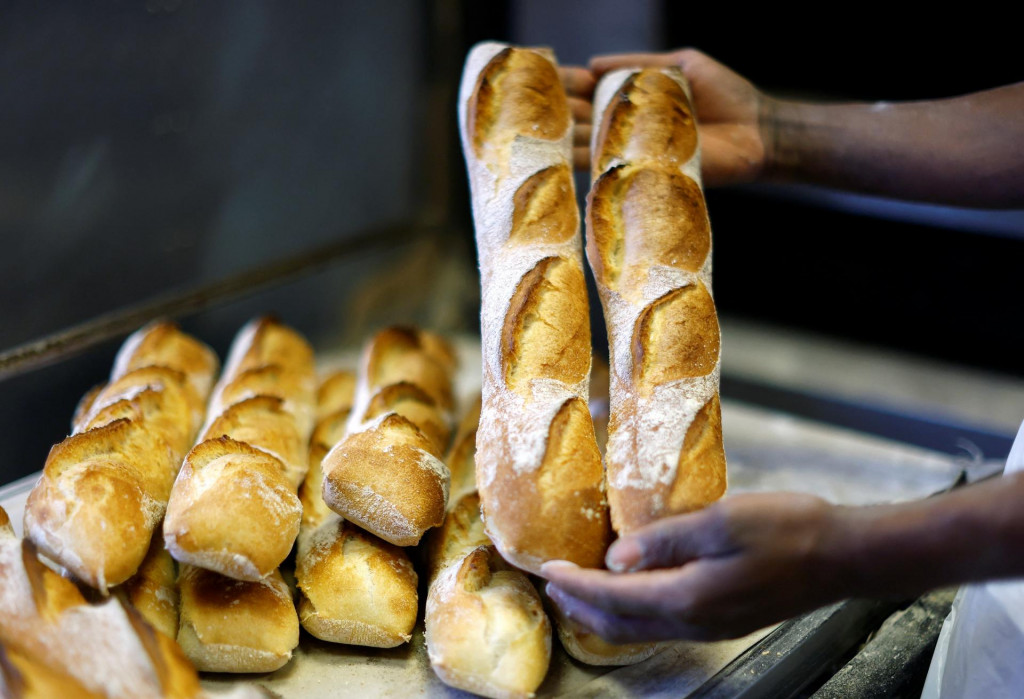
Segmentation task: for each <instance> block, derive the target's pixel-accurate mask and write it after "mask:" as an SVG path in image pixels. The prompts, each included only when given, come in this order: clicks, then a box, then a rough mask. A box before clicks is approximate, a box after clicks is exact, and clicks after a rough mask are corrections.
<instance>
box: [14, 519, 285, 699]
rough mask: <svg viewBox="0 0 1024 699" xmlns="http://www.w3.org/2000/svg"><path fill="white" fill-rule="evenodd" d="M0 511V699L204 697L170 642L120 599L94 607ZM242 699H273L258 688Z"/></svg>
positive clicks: (241, 693)
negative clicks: (20, 536) (0, 698)
mask: <svg viewBox="0 0 1024 699" xmlns="http://www.w3.org/2000/svg"><path fill="white" fill-rule="evenodd" d="M6 521H7V515H6V514H5V513H4V511H3V510H2V509H0V696H3V697H5V698H6V697H11V698H12V699H23V698H24V699H30V698H32V699H42V698H49V697H68V698H70V697H75V698H77V697H82V698H83V699H90V698H92V697H103V698H104V699H157V698H166V699H202V698H204V697H208V696H210V695H208V694H207V693H206V692H204V691H203V690H202V689H201V688H200V686H199V677H198V675H197V674H196V671H195V668H193V667H192V665H191V664H190V663H189V661H188V659H187V658H186V657H185V656H184V654H183V653H182V651H181V649H180V648H179V647H178V645H177V644H176V643H175V642H174V641H173V640H172V638H171V637H169V636H167V635H165V634H162V633H157V632H156V631H155V630H154V628H153V627H152V626H150V625H149V624H148V623H147V622H146V621H145V620H144V619H143V618H142V617H141V616H140V615H139V613H138V612H136V611H135V610H134V609H132V608H131V607H129V606H126V605H124V604H122V603H121V602H120V601H119V599H118V598H117V597H111V598H108V599H107V600H106V601H105V602H103V603H100V604H89V603H87V601H86V599H85V598H84V597H83V596H82V593H81V592H80V591H79V590H78V588H77V587H75V585H74V583H72V582H71V581H69V580H67V579H65V578H62V577H60V576H59V575H57V574H56V573H54V572H53V571H52V570H50V569H49V568H47V567H46V566H45V565H43V563H42V562H41V561H40V560H39V558H38V557H37V551H36V547H35V545H34V544H33V543H32V542H31V541H30V540H28V539H25V540H19V539H17V538H15V536H14V534H13V532H12V531H11V529H10V527H9V526H5V525H4V523H6ZM219 696H226V695H219ZM230 696H231V697H235V698H236V699H247V698H256V697H266V696H267V695H266V693H264V692H263V691H261V690H258V689H255V688H251V687H239V688H238V690H237V691H235V692H233V693H231V694H230Z"/></svg>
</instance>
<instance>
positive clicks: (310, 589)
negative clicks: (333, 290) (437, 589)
mask: <svg viewBox="0 0 1024 699" xmlns="http://www.w3.org/2000/svg"><path fill="white" fill-rule="evenodd" d="M354 389H355V381H354V377H353V375H352V374H351V373H348V372H341V373H338V374H335V375H333V376H331V377H329V378H328V379H327V380H325V381H324V383H323V384H322V386H321V389H320V391H319V393H318V395H319V402H320V406H324V407H330V408H333V412H327V413H323V407H318V413H320V414H322V415H323V417H322V418H321V420H320V421H319V422H318V423H317V426H316V428H315V429H314V430H313V437H312V439H311V441H310V451H309V460H310V465H309V473H308V474H307V475H306V481H305V483H303V487H302V490H301V492H300V498H301V499H302V502H303V514H302V529H301V530H300V532H299V551H298V555H297V556H296V562H295V579H296V583H297V585H298V587H299V589H300V590H301V591H302V596H301V597H300V599H299V620H300V622H301V623H302V626H303V628H305V629H306V630H307V631H308V632H310V633H311V634H313V635H314V636H316V637H317V638H319V639H321V640H324V641H331V642H334V643H349V644H355V645H365V646H374V647H377V648H391V647H394V646H397V645H400V644H402V643H405V642H407V641H409V640H410V638H411V637H412V629H413V627H414V626H415V624H416V617H417V612H418V608H419V605H418V599H419V598H418V594H417V590H416V586H417V581H418V578H417V576H416V572H415V570H413V567H412V564H411V563H410V561H409V557H408V556H407V555H406V553H405V551H403V550H402V549H400V548H398V547H397V546H394V545H392V544H389V543H387V542H385V541H382V540H380V539H378V538H377V537H376V536H374V535H372V534H369V533H368V532H364V531H361V530H360V529H358V528H357V527H354V526H353V525H351V524H348V523H346V522H345V521H344V520H342V519H341V518H340V517H339V516H338V515H337V514H335V513H334V512H332V511H331V510H330V509H329V508H327V506H326V505H325V504H324V502H323V498H322V497H321V491H322V489H323V475H322V471H321V469H320V460H321V459H322V458H323V457H324V455H325V454H326V453H327V452H328V451H329V450H330V448H331V447H332V446H334V445H335V444H336V443H337V442H339V441H341V439H342V437H343V436H344V433H345V422H346V420H347V418H348V413H349V411H350V408H351V405H352V399H353V397H354Z"/></svg>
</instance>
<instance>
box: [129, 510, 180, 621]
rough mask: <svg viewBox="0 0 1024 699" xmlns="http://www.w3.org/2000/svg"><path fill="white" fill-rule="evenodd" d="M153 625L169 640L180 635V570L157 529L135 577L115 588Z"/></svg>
mask: <svg viewBox="0 0 1024 699" xmlns="http://www.w3.org/2000/svg"><path fill="white" fill-rule="evenodd" d="M114 594H116V595H118V597H120V598H121V600H122V601H123V602H124V603H125V604H128V605H131V607H133V608H134V609H135V610H136V611H138V612H139V614H141V615H142V618H143V619H145V620H146V621H147V622H149V624H150V626H152V627H153V628H155V629H156V630H157V631H159V632H161V633H162V634H164V635H165V636H167V637H168V638H176V637H177V636H178V571H177V568H176V566H175V564H174V559H173V558H171V554H170V553H168V552H167V549H166V548H165V547H164V539H163V536H162V535H161V533H160V531H159V530H158V531H157V532H156V533H155V534H154V535H153V541H152V542H151V543H150V546H149V553H147V554H146V558H145V560H144V561H142V565H141V566H139V570H138V572H137V573H135V575H133V576H132V577H131V578H129V579H128V580H127V581H126V582H125V583H124V584H123V585H119V586H118V587H117V588H115V589H114Z"/></svg>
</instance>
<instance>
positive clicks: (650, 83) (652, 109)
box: [593, 69, 697, 176]
mask: <svg viewBox="0 0 1024 699" xmlns="http://www.w3.org/2000/svg"><path fill="white" fill-rule="evenodd" d="M603 114H604V118H603V119H602V127H601V129H600V131H599V132H598V134H597V136H596V138H597V141H596V143H597V147H596V148H595V149H594V151H593V152H595V153H599V154H600V155H599V156H598V157H597V158H595V160H594V165H593V168H594V175H595V176H596V175H598V174H600V173H602V172H604V171H605V170H607V169H608V167H609V166H610V165H611V164H612V162H613V161H614V160H617V159H618V160H626V161H630V162H634V163H638V162H641V161H644V160H658V161H660V162H663V163H668V164H670V165H672V166H673V167H677V168H678V167H679V166H680V165H682V164H683V163H685V162H686V161H688V160H689V159H690V158H692V157H693V155H694V154H695V152H696V151H697V130H696V128H695V126H694V120H693V110H692V108H691V106H690V102H689V99H688V98H687V96H686V93H685V92H684V91H683V89H682V87H681V86H680V84H679V83H678V82H677V81H675V80H673V79H672V78H671V77H669V76H668V75H665V73H664V72H662V71H661V70H659V69H646V70H641V71H639V72H636V73H633V74H632V75H630V76H629V77H628V78H627V79H626V81H625V82H624V83H623V84H622V86H621V87H620V88H619V89H618V90H617V91H616V92H615V94H614V95H613V96H612V98H611V99H610V100H609V102H608V106H607V108H606V109H605V111H604V112H603Z"/></svg>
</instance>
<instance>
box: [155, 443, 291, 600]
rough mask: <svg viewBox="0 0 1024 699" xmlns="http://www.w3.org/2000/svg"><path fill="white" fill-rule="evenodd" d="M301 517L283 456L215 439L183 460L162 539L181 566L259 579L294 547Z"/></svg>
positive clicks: (268, 573) (242, 577) (268, 572)
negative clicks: (182, 564) (186, 564)
mask: <svg viewBox="0 0 1024 699" xmlns="http://www.w3.org/2000/svg"><path fill="white" fill-rule="evenodd" d="M301 516H302V512H301V505H300V503H299V498H298V495H297V494H296V493H295V489H294V486H293V485H292V482H291V481H290V480H289V478H288V475H287V474H286V472H285V469H284V466H283V464H282V463H281V461H280V460H279V459H277V458H276V457H274V456H271V455H270V454H268V453H267V452H265V451H262V450H260V449H256V448H255V447H252V446H249V445H248V444H246V443H244V442H238V441H235V440H233V439H230V438H228V437H218V438H215V439H209V440H206V441H205V442H201V443H200V444H198V445H196V446H195V447H194V448H193V449H192V451H190V452H189V453H188V455H187V456H186V457H185V462H184V464H182V467H181V472H180V473H179V474H178V480H177V481H176V482H175V485H174V493H173V496H172V497H171V500H170V502H169V503H168V506H167V515H166V518H165V519H164V530H163V531H164V541H165V542H166V545H167V549H168V551H170V552H171V555H172V556H174V558H175V559H176V560H177V561H179V562H181V563H189V564H191V565H195V566H199V567H202V568H207V569H209V570H213V571H217V572H220V573H221V574H223V575H227V576H228V577H232V578H236V579H238V580H250V581H258V580H260V579H262V578H264V577H266V576H267V575H270V574H271V573H272V572H274V571H275V569H276V568H277V567H278V566H279V565H281V562H282V561H283V560H284V559H285V557H286V556H287V555H288V553H289V552H290V551H291V548H292V544H293V543H294V542H295V537H296V535H297V534H298V532H299V520H300V518H301ZM183 603H184V602H183Z"/></svg>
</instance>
